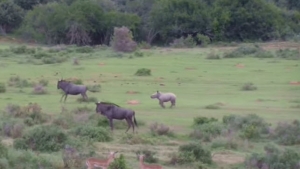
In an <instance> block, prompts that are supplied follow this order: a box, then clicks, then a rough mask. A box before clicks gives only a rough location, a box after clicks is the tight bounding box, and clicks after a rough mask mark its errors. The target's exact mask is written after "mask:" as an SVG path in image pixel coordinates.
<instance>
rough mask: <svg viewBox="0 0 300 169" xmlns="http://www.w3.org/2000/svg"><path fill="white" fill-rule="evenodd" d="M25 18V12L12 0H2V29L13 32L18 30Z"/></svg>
mask: <svg viewBox="0 0 300 169" xmlns="http://www.w3.org/2000/svg"><path fill="white" fill-rule="evenodd" d="M23 16H24V11H23V10H22V8H20V7H19V6H18V5H16V4H14V2H13V1H12V0H0V29H2V31H4V33H6V32H11V31H12V30H13V29H14V28H17V27H18V26H19V25H20V24H21V22H22V20H23Z"/></svg>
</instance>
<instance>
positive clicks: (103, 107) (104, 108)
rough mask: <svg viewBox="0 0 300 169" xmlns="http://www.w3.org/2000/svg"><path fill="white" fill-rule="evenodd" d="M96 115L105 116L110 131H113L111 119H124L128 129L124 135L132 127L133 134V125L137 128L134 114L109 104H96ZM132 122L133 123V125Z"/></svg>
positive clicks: (131, 111)
mask: <svg viewBox="0 0 300 169" xmlns="http://www.w3.org/2000/svg"><path fill="white" fill-rule="evenodd" d="M96 113H101V114H102V115H103V116H106V117H107V119H108V120H109V125H110V128H111V131H113V128H114V127H113V119H116V120H123V119H125V120H126V121H127V124H128V129H127V130H126V132H125V133H127V131H128V130H129V129H130V127H132V131H133V133H134V124H135V125H136V127H137V122H136V119H135V112H134V111H133V110H130V109H125V108H122V107H120V106H119V105H116V104H114V103H110V102H98V103H96ZM133 122H134V123H133Z"/></svg>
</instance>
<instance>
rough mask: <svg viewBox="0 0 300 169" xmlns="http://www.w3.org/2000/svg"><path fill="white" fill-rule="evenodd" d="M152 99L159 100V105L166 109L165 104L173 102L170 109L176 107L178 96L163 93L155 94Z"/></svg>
mask: <svg viewBox="0 0 300 169" xmlns="http://www.w3.org/2000/svg"><path fill="white" fill-rule="evenodd" d="M150 97H151V98H152V99H158V100H159V104H160V106H161V107H162V108H165V105H164V102H169V101H170V102H171V106H170V108H172V107H173V106H175V104H176V95H175V94H174V93H162V92H159V91H157V92H155V93H153V94H152V95H151V96H150Z"/></svg>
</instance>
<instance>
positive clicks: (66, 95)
mask: <svg viewBox="0 0 300 169" xmlns="http://www.w3.org/2000/svg"><path fill="white" fill-rule="evenodd" d="M67 97H68V94H65V101H64V102H66V100H67Z"/></svg>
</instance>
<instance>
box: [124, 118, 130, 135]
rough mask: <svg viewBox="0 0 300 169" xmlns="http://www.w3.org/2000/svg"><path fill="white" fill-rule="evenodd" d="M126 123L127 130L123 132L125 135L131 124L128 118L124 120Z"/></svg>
mask: <svg viewBox="0 0 300 169" xmlns="http://www.w3.org/2000/svg"><path fill="white" fill-rule="evenodd" d="M126 121H127V124H128V128H127V130H126V131H125V133H127V131H128V130H129V129H130V127H131V123H130V119H129V118H126Z"/></svg>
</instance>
